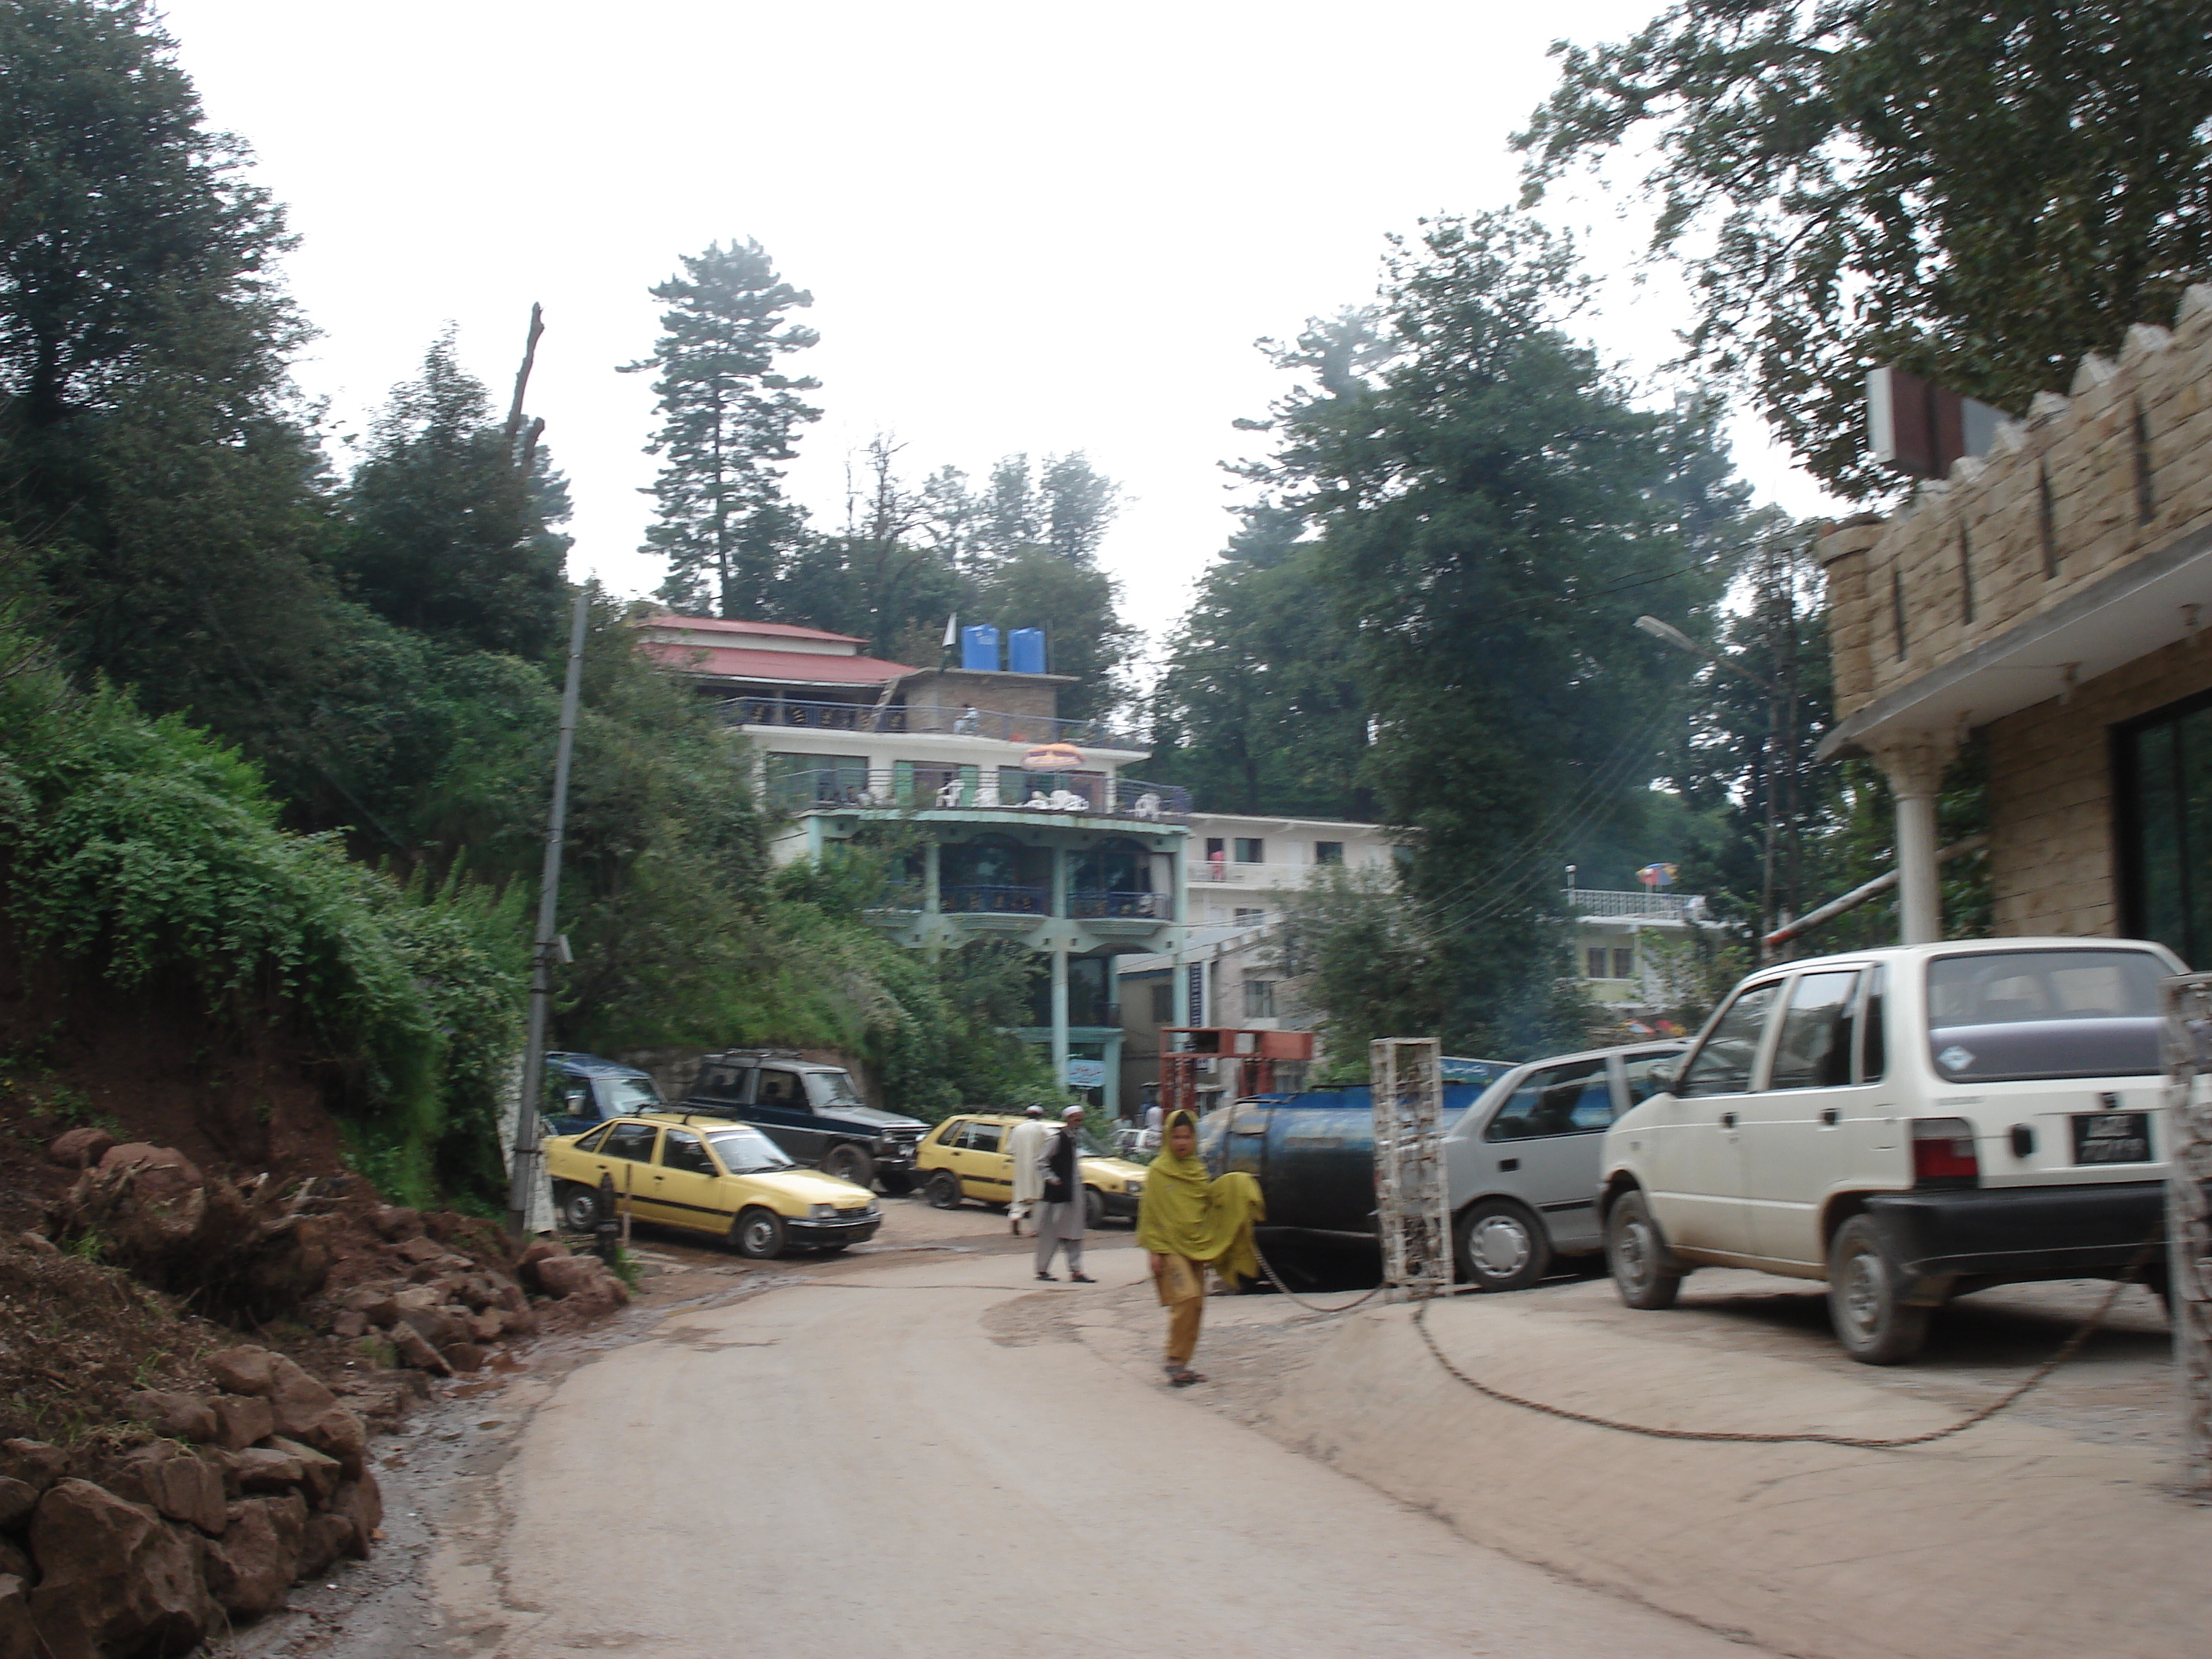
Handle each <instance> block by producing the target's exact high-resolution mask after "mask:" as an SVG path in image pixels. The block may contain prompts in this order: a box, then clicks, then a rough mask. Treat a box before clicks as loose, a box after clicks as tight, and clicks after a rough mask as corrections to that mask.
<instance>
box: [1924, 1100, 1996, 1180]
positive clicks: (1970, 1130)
mask: <svg viewBox="0 0 2212 1659" xmlns="http://www.w3.org/2000/svg"><path fill="white" fill-rule="evenodd" d="M1912 1179H1913V1182H1914V1184H1915V1185H1917V1186H1921V1187H1975V1186H1979V1185H1980V1184H1981V1179H1982V1161H1981V1159H1980V1158H1978V1156H1976V1154H1975V1152H1974V1126H1973V1125H1972V1124H1971V1123H1969V1122H1967V1121H1966V1119H1964V1118H1963V1117H1918V1118H1915V1119H1913V1121H1912Z"/></svg>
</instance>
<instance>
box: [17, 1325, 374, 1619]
mask: <svg viewBox="0 0 2212 1659" xmlns="http://www.w3.org/2000/svg"><path fill="white" fill-rule="evenodd" d="M208 1365H209V1369H210V1370H211V1371H212V1372H213V1374H214V1376H215V1377H216V1382H217V1383H218V1385H219V1389H220V1392H218V1393H216V1394H215V1395H195V1394H185V1393H173V1392H163V1393H151V1394H140V1395H133V1396H132V1397H131V1402H130V1403H131V1408H132V1410H133V1411H134V1412H135V1413H137V1415H138V1416H139V1417H141V1418H142V1419H144V1420H145V1421H147V1422H148V1423H149V1424H151V1425H153V1426H154V1427H155V1428H156V1429H157V1430H159V1431H161V1433H162V1435H163V1436H165V1438H163V1439H160V1440H156V1441H154V1442H152V1443H149V1444H147V1445H143V1446H138V1447H135V1448H133V1449H131V1450H129V1451H127V1452H125V1453H124V1454H123V1455H121V1456H119V1457H109V1458H106V1459H101V1460H98V1461H94V1459H93V1458H91V1457H90V1456H84V1457H73V1456H72V1455H70V1453H67V1452H64V1451H63V1450H62V1449H60V1448H58V1447H55V1446H51V1445H46V1444H42V1443H39V1442H36V1441H31V1440H9V1441H7V1442H5V1443H0V1659H39V1656H51V1659H100V1656H102V1655H110V1654H136V1653H141V1652H157V1653H182V1652H184V1651H185V1650H186V1649H188V1648H190V1647H191V1645H192V1644H194V1643H196V1642H197V1641H199V1640H200V1639H201V1638H203V1637H204V1636H206V1635H208V1634H210V1632H214V1631H216V1630H219V1629H220V1628H222V1626H223V1624H224V1622H225V1621H226V1620H245V1619H250V1618H254V1617H258V1615H260V1614H262V1613H268V1612H270V1610H272V1609H273V1608H276V1607H281V1606H282V1605H283V1601H284V1595H285V1592H286V1591H287V1590H288V1589H290V1587H291V1586H292V1585H293V1584H294V1583H296V1582H297V1581H299V1580H300V1579H301V1578H305V1577H311V1576H313V1575H314V1574H316V1573H319V1572H321V1571H324V1570H325V1569H326V1568H327V1567H329V1566H330V1565H331V1563H332V1562H334V1561H337V1559H340V1558H341V1557H348V1556H349V1557H352V1558H354V1559H365V1558H366V1557H367V1556H368V1551H369V1547H370V1544H371V1542H372V1541H374V1538H375V1536H376V1532H377V1528H378V1527H379V1526H380V1524H381V1523H382V1521H383V1514H384V1511H383V1504H382V1500H381V1499H380V1497H379V1495H378V1492H377V1487H376V1477H375V1475H374V1474H373V1473H372V1472H371V1471H370V1469H369V1468H368V1431H367V1430H366V1429H365V1427H364V1426H363V1425H362V1420H361V1419H360V1418H359V1417H357V1416H356V1415H355V1413H352V1412H351V1411H349V1410H348V1409H347V1408H346V1407H345V1406H344V1405H343V1404H342V1403H341V1402H340V1401H339V1400H338V1397H337V1395H335V1394H333V1393H332V1392H331V1390H330V1389H327V1388H325V1386H324V1385H323V1384H322V1383H319V1382H317V1381H316V1380H315V1379H314V1378H313V1377H312V1376H309V1375H308V1374H307V1372H306V1371H304V1370H301V1368H300V1367H299V1366H298V1365H297V1364H294V1363H293V1362H292V1361H291V1360H289V1359H288V1358H284V1356H283V1355H282V1354H276V1353H271V1352H269V1351H268V1350H266V1349H264V1348H257V1347H245V1346H241V1347H234V1348H226V1349H223V1350H222V1351H221V1352H217V1353H215V1354H213V1355H210V1357H209V1359H208ZM80 1463H82V1465H83V1467H79V1464H80Z"/></svg>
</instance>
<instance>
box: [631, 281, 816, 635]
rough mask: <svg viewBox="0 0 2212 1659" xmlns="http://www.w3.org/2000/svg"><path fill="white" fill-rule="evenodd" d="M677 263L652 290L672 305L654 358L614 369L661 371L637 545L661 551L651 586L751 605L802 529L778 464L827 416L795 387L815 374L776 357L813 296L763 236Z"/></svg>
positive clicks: (719, 606)
mask: <svg viewBox="0 0 2212 1659" xmlns="http://www.w3.org/2000/svg"><path fill="white" fill-rule="evenodd" d="M682 263H683V266H684V270H683V273H682V274H681V275H680V276H671V278H669V280H668V281H666V282H665V283H661V284H660V285H659V287H657V288H655V289H653V298H654V299H656V300H659V301H661V302H662V303H663V304H664V305H665V306H666V307H668V309H667V310H665V311H664V312H663V313H661V315H660V328H661V333H660V338H659V340H658V341H657V342H656V343H654V346H653V356H650V357H647V358H646V359H645V360H644V361H642V362H635V363H630V364H629V365H627V366H626V367H625V368H623V373H624V374H640V373H642V372H644V371H646V370H647V369H650V370H652V371H653V373H654V374H656V375H657V376H658V377H659V378H658V379H656V380H654V381H653V392H654V395H655V396H657V397H658V398H659V400H660V426H659V429H658V430H657V431H656V432H655V433H654V435H653V441H652V442H651V443H649V444H647V446H646V453H647V454H652V455H658V456H659V457H660V458H661V468H660V477H659V479H658V480H656V481H655V483H654V484H653V491H652V494H653V498H654V499H655V500H656V501H658V502H659V516H658V518H657V520H656V521H655V522H654V524H653V527H652V528H651V529H649V530H648V531H647V532H646V538H645V547H644V549H643V550H644V551H646V552H648V553H657V554H659V556H662V557H663V558H665V559H666V560H667V561H668V577H667V580H665V582H663V583H662V585H661V587H660V597H661V598H662V599H665V600H667V601H668V603H669V604H671V605H673V606H675V607H676V608H677V609H678V610H679V611H701V610H711V611H714V614H716V615H718V616H722V617H745V616H760V615H763V614H764V613H766V612H767V611H769V607H770V605H771V600H772V595H773V593H774V590H775V584H776V579H777V577H778V575H779V574H780V573H781V568H782V566H783V564H784V562H786V560H787V558H788V556H789V555H790V553H791V550H792V549H793V546H794V544H796V543H797V542H798V540H799V537H800V535H801V533H802V523H801V516H800V514H799V512H798V510H797V509H796V508H794V507H792V506H791V505H790V504H789V503H788V502H787V501H785V500H784V496H783V464H784V463H785V462H787V461H788V460H790V459H792V457H793V455H794V454H795V453H797V452H796V451H795V450H794V449H793V442H794V441H795V440H796V437H797V435H798V432H799V428H800V427H802V426H804V425H805V424H806V423H807V422H811V421H814V420H817V419H819V418H820V416H821V413H822V411H821V410H818V409H816V408H814V407H813V406H812V405H811V404H807V403H806V402H805V401H804V400H803V399H802V398H800V396H799V394H800V393H801V392H811V391H813V390H814V389H815V388H816V387H817V386H819V385H820V384H821V383H820V382H819V381H817V380H811V379H808V378H805V377H803V376H793V375H787V374H781V373H779V372H778V370H777V368H776V364H777V363H778V362H780V361H781V359H782V358H784V357H785V356H788V355H789V354H791V353H792V352H794V351H801V350H804V349H805V348H807V347H808V346H811V345H812V344H813V343H815V341H816V339H817V335H816V334H815V332H814V331H813V330H812V329H811V328H806V327H805V326H803V325H799V324H798V323H794V322H792V321H790V320H789V319H788V315H787V313H791V312H793V311H796V310H800V309H803V308H805V307H808V306H811V305H812V304H813V303H814V296H813V295H811V294H809V293H806V292H805V291H804V290H803V289H795V288H793V287H792V286H791V285H790V284H789V283H786V282H785V281H783V279H782V278H781V277H780V276H777V275H776V270H775V262H774V261H773V260H771V259H770V258H769V256H768V252H767V251H766V250H765V249H764V248H763V247H762V246H761V245H760V244H759V243H758V242H755V241H751V240H747V241H745V242H744V243H742V244H739V243H737V242H732V243H731V244H730V246H728V247H724V246H722V245H721V244H720V243H719V242H717V243H714V244H713V245H712V246H709V247H708V249H707V251H706V252H704V253H702V254H699V255H697V256H696V257H693V256H690V255H687V256H685V257H684V259H683V261H682Z"/></svg>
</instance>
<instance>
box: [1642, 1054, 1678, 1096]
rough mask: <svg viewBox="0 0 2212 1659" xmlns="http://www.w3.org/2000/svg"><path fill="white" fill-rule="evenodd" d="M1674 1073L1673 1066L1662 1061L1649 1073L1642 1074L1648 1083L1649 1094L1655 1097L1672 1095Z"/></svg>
mask: <svg viewBox="0 0 2212 1659" xmlns="http://www.w3.org/2000/svg"><path fill="white" fill-rule="evenodd" d="M1675 1071H1676V1068H1675V1067H1674V1066H1671V1065H1668V1064H1667V1063H1666V1062H1664V1061H1662V1062H1661V1063H1660V1064H1658V1065H1656V1066H1653V1067H1652V1068H1651V1069H1650V1071H1649V1072H1647V1073H1644V1075H1645V1077H1646V1078H1647V1079H1649V1080H1650V1085H1651V1092H1652V1093H1653V1094H1655V1095H1670V1094H1672V1093H1674V1081H1675V1077H1674V1073H1675Z"/></svg>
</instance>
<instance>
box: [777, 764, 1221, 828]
mask: <svg viewBox="0 0 2212 1659" xmlns="http://www.w3.org/2000/svg"><path fill="white" fill-rule="evenodd" d="M915 770H916V771H917V772H919V773H921V774H923V775H928V774H931V773H932V772H934V773H935V777H934V778H931V779H929V780H928V781H925V779H924V777H919V776H915V775H913V774H909V773H906V772H904V771H903V769H894V768H889V767H880V766H879V767H859V766H825V767H820V768H816V769H802V770H797V771H790V772H771V773H769V776H768V786H767V787H768V796H769V801H770V803H771V804H773V805H778V806H781V807H782V808H783V809H784V810H785V811H792V812H816V811H832V810H835V809H838V808H859V809H860V810H862V811H894V812H895V811H913V812H918V811H963V812H972V811H979V810H980V811H994V810H995V811H1001V812H1007V813H1017V812H1018V813H1024V814H1049V813H1079V814H1083V815H1085V816H1086V817H1109V818H1130V819H1134V820H1137V821H1139V822H1142V823H1182V821H1183V820H1184V819H1186V818H1188V817H1189V816H1190V791H1188V789H1183V788H1180V787H1176V785H1174V784H1171V783H1146V782H1145V781H1143V780H1142V779H1139V778H1114V779H1110V780H1109V779H1107V778H1103V777H1100V776H1097V775H1088V774H1083V773H1073V774H1071V773H1064V772H1063V773H1054V774H1049V775H1037V776H1034V777H1030V776H1024V779H1023V780H1022V787H1025V788H1027V789H1028V790H1029V792H1030V793H1028V794H1027V795H1026V796H1025V797H1024V799H1019V800H1005V799H1000V793H999V785H998V777H997V770H996V769H994V768H990V767H985V768H982V769H980V772H979V775H978V776H977V777H976V778H975V779H974V780H972V781H970V780H969V779H966V778H963V777H958V776H946V775H945V773H946V771H947V770H949V769H944V768H937V769H933V768H929V767H919V768H917V769H915Z"/></svg>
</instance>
